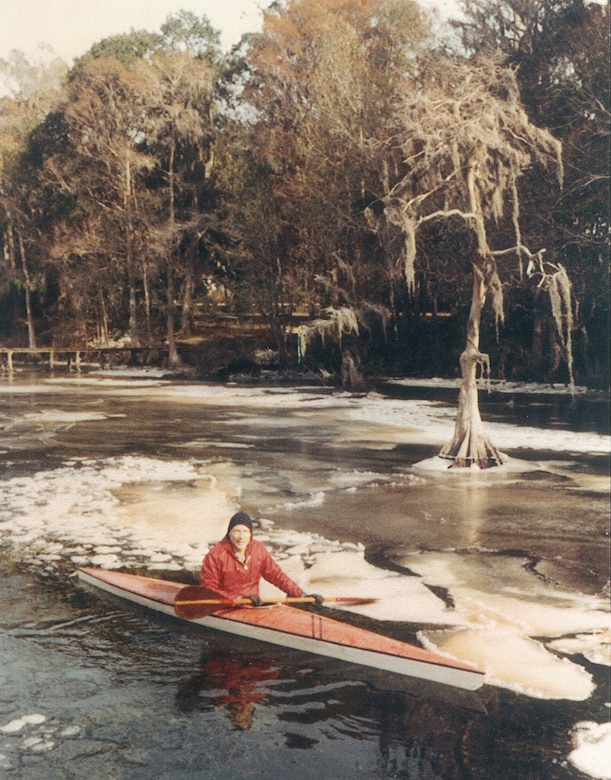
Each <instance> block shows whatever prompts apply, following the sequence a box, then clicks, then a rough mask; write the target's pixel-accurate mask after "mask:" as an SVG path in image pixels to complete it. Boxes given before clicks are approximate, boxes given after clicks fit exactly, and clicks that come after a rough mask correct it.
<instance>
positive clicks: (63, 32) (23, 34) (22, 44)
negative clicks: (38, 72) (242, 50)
mask: <svg viewBox="0 0 611 780" xmlns="http://www.w3.org/2000/svg"><path fill="white" fill-rule="evenodd" d="M270 4H271V0H0V59H6V58H7V57H8V55H9V54H10V52H11V50H12V49H18V50H20V51H23V52H25V53H26V54H27V55H28V57H29V58H30V59H33V60H34V61H36V56H35V55H36V50H37V47H38V45H39V44H46V45H47V46H50V47H51V48H52V49H53V51H54V52H55V54H57V55H59V56H60V57H61V58H62V59H63V60H65V61H66V62H67V63H68V64H69V65H70V64H71V63H72V60H73V58H75V57H80V56H81V55H82V54H85V52H86V51H88V50H89V48H90V47H91V46H92V44H94V43H96V42H97V41H99V40H101V39H102V38H107V37H108V36H109V35H116V34H119V33H127V32H129V31H130V30H131V29H132V28H133V29H135V30H146V31H147V32H159V28H160V26H161V25H162V24H163V22H165V20H166V18H167V17H168V16H169V15H170V14H174V13H176V12H177V11H180V10H185V11H193V12H194V13H195V14H197V16H200V17H201V16H202V15H206V16H207V17H208V19H209V20H210V23H211V24H212V26H213V27H214V28H215V29H217V30H220V31H221V45H222V48H223V50H225V51H227V50H228V49H229V48H231V46H233V44H235V43H237V42H238V41H239V40H240V38H241V37H242V35H243V34H244V33H246V32H256V31H258V30H259V29H260V26H261V9H265V8H268V7H269V5H270ZM422 4H423V5H429V6H431V5H432V6H436V7H437V8H438V9H439V10H440V12H441V14H442V15H445V14H447V13H448V11H450V12H451V10H455V9H456V3H455V0H424V2H423V3H422ZM44 59H46V57H45V58H44Z"/></svg>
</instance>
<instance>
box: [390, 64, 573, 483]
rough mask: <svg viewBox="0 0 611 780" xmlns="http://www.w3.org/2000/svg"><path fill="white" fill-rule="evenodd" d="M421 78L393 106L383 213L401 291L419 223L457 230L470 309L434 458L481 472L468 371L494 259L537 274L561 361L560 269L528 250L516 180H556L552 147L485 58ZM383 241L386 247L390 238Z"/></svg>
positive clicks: (490, 452)
mask: <svg viewBox="0 0 611 780" xmlns="http://www.w3.org/2000/svg"><path fill="white" fill-rule="evenodd" d="M422 76H423V78H422V81H421V88H420V90H419V91H417V92H415V91H411V90H410V91H409V92H407V94H406V95H405V96H404V100H403V103H402V106H401V108H400V119H401V124H402V130H401V134H400V142H401V144H400V153H401V160H402V169H403V170H402V175H401V176H400V177H399V179H398V181H397V182H396V183H395V184H394V185H393V186H391V187H390V188H389V190H388V192H387V194H386V196H385V197H384V215H383V216H384V222H385V223H386V224H387V225H390V226H391V227H394V228H395V229H396V230H397V231H398V232H399V234H400V236H401V237H402V242H401V249H400V252H399V254H398V257H397V262H399V263H400V264H401V266H402V268H403V271H404V274H405V278H406V281H407V285H408V288H411V289H413V288H414V285H415V267H416V266H415V264H416V260H417V258H418V252H419V234H420V232H421V230H422V228H423V226H424V225H427V224H430V223H433V224H435V223H450V222H456V221H458V222H459V223H460V225H461V226H462V229H463V230H464V235H465V241H464V244H463V251H467V252H469V253H470V255H471V265H472V279H473V287H472V298H471V309H470V312H469V319H468V324H467V339H466V346H465V349H464V351H463V353H462V355H461V358H460V367H461V376H462V381H461V389H460V395H459V406H458V414H457V420H456V426H455V432H454V437H453V439H452V441H451V442H449V443H448V444H447V445H446V446H444V447H443V449H442V450H441V452H440V455H441V457H444V458H448V459H451V460H452V465H454V466H457V467H468V466H471V465H473V464H476V465H477V466H479V467H480V468H487V467H489V466H494V465H498V464H500V463H501V462H502V456H501V454H500V452H499V451H498V450H497V448H496V447H495V446H494V445H493V444H492V442H491V441H490V440H489V438H488V436H487V434H486V433H485V431H484V428H483V425H482V421H481V417H480V413H479V406H478V395H477V373H478V368H482V369H483V371H484V373H486V372H487V371H488V368H489V358H488V355H486V354H484V353H482V352H481V351H480V322H481V313H482V309H483V306H484V304H485V301H486V297H487V296H488V295H490V297H491V301H492V305H493V308H494V312H495V315H496V318H497V321H499V322H500V321H502V318H503V289H502V283H501V279H500V277H499V273H498V261H499V260H500V259H502V258H505V257H506V256H508V255H510V254H513V255H515V256H516V257H517V260H518V268H519V273H520V275H523V274H524V273H529V274H538V275H539V277H540V283H541V284H542V285H543V286H546V287H547V288H548V289H549V290H550V293H551V294H552V297H553V300H554V303H555V304H556V307H555V312H556V318H557V324H558V328H559V332H560V333H562V334H563V336H564V343H565V347H566V348H567V353H568V354H570V343H568V337H567V336H566V334H567V333H570V317H571V311H570V305H569V302H568V299H567V296H568V279H567V277H566V272H565V271H564V269H563V267H562V266H561V265H560V264H546V263H544V262H543V253H544V252H545V248H541V249H539V250H538V251H537V252H531V251H530V250H529V249H528V247H527V246H526V244H525V240H524V238H523V236H522V230H521V223H520V217H521V214H520V196H519V182H520V178H521V177H522V175H523V173H524V171H525V170H526V169H527V168H529V167H531V166H537V167H539V168H540V169H544V168H554V167H555V169H556V171H557V174H558V176H559V177H561V174H562V167H561V159H560V156H561V147H560V144H559V143H558V142H557V141H556V140H555V139H554V138H553V137H552V136H551V135H550V134H549V133H547V132H546V131H544V130H541V129H539V128H537V127H535V126H534V125H533V124H532V123H531V122H530V121H529V120H528V117H527V116H526V113H525V112H524V109H523V108H522V106H521V103H520V97H519V92H518V88H517V84H516V80H515V76H514V75H513V73H512V72H511V71H510V70H508V69H505V68H502V67H500V66H499V65H498V63H497V62H495V61H494V60H491V59H489V58H482V59H480V60H478V61H473V62H469V61H464V60H462V61H461V60H458V59H455V60H453V61H444V60H437V62H435V63H432V64H431V67H430V70H429V71H428V72H424V71H423V74H422ZM508 228H510V230H509V231H508ZM511 234H513V235H512V237H511V239H509V236H510V235H511ZM389 235H390V239H391V240H392V241H396V233H393V231H390V234H389ZM507 244H509V245H507Z"/></svg>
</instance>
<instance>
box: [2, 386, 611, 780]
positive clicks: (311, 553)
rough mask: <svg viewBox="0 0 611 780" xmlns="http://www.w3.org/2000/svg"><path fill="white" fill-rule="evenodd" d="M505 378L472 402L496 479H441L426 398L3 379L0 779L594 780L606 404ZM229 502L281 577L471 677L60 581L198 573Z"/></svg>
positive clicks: (441, 407) (448, 414) (605, 647)
mask: <svg viewBox="0 0 611 780" xmlns="http://www.w3.org/2000/svg"><path fill="white" fill-rule="evenodd" d="M505 389H506V392H505V393H504V394H500V393H497V394H496V395H495V396H494V398H492V399H491V400H487V398H486V397H483V398H482V402H483V405H482V408H483V416H484V418H485V419H487V420H488V421H489V422H488V424H487V427H488V431H489V433H490V434H491V437H492V438H493V440H494V441H495V443H496V444H497V446H499V447H500V448H501V449H502V450H503V451H504V452H505V453H506V454H507V455H508V462H507V464H506V465H505V466H503V467H502V468H501V469H495V470H488V471H486V472H470V473H467V474H465V473H462V474H460V473H453V472H448V471H447V468H445V467H446V466H447V463H444V462H442V461H439V459H437V458H436V457H435V455H436V452H437V451H438V450H439V447H440V446H441V445H442V444H443V443H444V442H445V441H446V440H447V439H448V438H450V437H451V434H452V426H453V416H454V412H455V409H454V402H455V398H456V391H455V388H450V389H444V388H443V387H442V386H440V385H435V383H432V384H430V385H429V386H428V387H422V386H420V387H418V388H414V387H411V386H409V387H408V386H406V385H401V384H396V385H394V386H392V387H390V388H388V390H389V391H388V392H387V393H371V394H368V395H359V396H353V395H348V394H335V393H332V392H331V391H330V390H325V389H320V388H307V387H306V388H262V387H259V388H252V387H243V386H238V385H231V386H230V385H228V386H211V385H204V384H195V383H187V382H179V381H168V380H164V379H161V378H156V377H155V375H154V373H153V372H150V373H149V374H146V375H143V374H141V375H139V376H138V377H137V378H136V377H133V376H127V375H125V376H121V375H118V374H116V373H115V374H114V375H104V374H93V373H90V374H87V375H85V374H84V375H82V376H79V377H75V376H60V375H58V376H55V377H48V376H47V375H44V374H39V375H35V376H34V375H32V374H27V373H21V374H16V375H14V376H13V377H8V376H3V377H1V378H0V430H1V431H2V438H1V440H0V498H1V503H0V594H1V603H2V610H1V611H0V651H1V654H2V667H1V669H0V683H1V685H0V776H1V777H6V778H23V779H28V780H29V778H32V780H34V778H36V779H38V778H45V780H46V779H47V778H48V779H50V780H54V779H55V778H57V779H58V780H60V778H61V779H62V780H63V778H77V777H78V778H82V777H88V778H90V780H98V779H99V780H107V779H108V778H117V779H120V780H123V779H124V778H125V780H128V779H129V780H131V779H132V778H133V779H134V780H139V779H140V778H142V780H145V778H146V779H147V780H149V779H150V778H160V779H161V778H167V780H170V779H171V780H176V779H180V778H200V777H201V778H218V779H219V780H221V779H224V778H227V779H231V778H284V777H291V778H293V780H300V779H301V778H303V780H308V779H309V778H317V779H318V780H325V779H326V778H335V777H346V778H356V777H362V778H367V779H371V780H377V778H409V779H410V780H433V779H435V780H437V779H438V780H453V778H461V779H465V778H482V779H485V780H492V779H493V778H494V779H496V778H512V779H514V778H516V779H521V778H532V779H533V780H534V779H538V778H549V779H550V780H565V779H566V778H587V777H609V776H610V770H609V762H608V750H609V746H610V745H611V733H610V729H609V712H610V710H609V702H610V698H611V696H610V691H609V668H610V666H609V664H610V659H609V655H610V625H609V585H608V581H609V450H610V437H609V435H608V405H606V404H605V403H604V402H600V401H599V402H594V401H592V402H590V401H588V400H585V399H584V398H581V399H580V398H578V399H577V402H576V403H572V404H570V403H568V402H567V399H566V396H562V395H559V396H555V395H553V394H549V393H548V394H540V393H538V394H531V395H530V396H528V395H526V394H524V393H520V394H517V393H515V392H509V389H508V388H505ZM523 390H526V388H523ZM237 509H244V510H245V511H247V512H249V513H250V514H251V515H252V516H253V517H254V518H255V520H256V529H255V530H256V536H257V538H260V539H261V540H262V541H264V542H266V543H267V544H268V546H269V548H270V550H271V551H272V552H273V554H274V555H275V556H276V557H277V558H278V560H279V562H280V563H281V565H282V566H283V568H284V569H285V570H286V571H287V572H288V573H289V574H290V575H291V576H292V577H293V578H294V579H296V580H298V581H299V582H300V584H302V586H303V587H304V590H306V591H308V592H312V591H313V592H320V593H323V594H325V595H327V596H334V595H336V596H341V595H360V596H371V597H375V598H376V599H377V601H376V602H374V603H373V604H371V605H368V606H366V607H360V608H358V609H351V610H350V611H346V613H345V614H342V615H339V617H340V618H342V619H346V620H349V621H352V622H357V623H359V624H362V625H365V626H366V627H368V628H373V629H374V630H377V631H380V632H382V633H386V634H388V635H391V636H396V637H399V638H402V639H404V640H406V641H411V642H415V643H421V644H423V645H425V646H427V647H431V648H435V649H437V650H440V651H442V652H445V653H449V654H451V655H453V656H454V657H457V658H463V659H466V660H471V661H473V662H475V663H476V664H477V665H478V666H479V667H480V668H481V669H482V670H483V671H485V673H486V684H485V685H484V686H483V688H482V689H481V690H480V691H478V692H476V693H473V694H470V693H469V694H467V693H464V692H459V691H456V690H454V689H451V688H447V687H445V686H436V685H433V684H425V683H423V682H421V681H418V680H411V681H410V680H404V681H399V680H397V679H396V678H394V677H393V676H392V675H384V674H381V675H377V676H376V675H374V673H373V672H367V671H365V670H362V669H358V668H356V667H352V666H348V665H344V664H341V663H339V662H338V663H335V662H330V661H329V660H326V659H322V658H313V657H310V656H307V655H304V654H300V653H297V652H288V651H285V650H283V649H282V648H277V647H269V646H266V645H262V644H256V643H246V642H242V641H239V640H236V639H235V638H231V637H228V636H223V635H220V634H215V633H213V632H210V631H204V630H195V629H189V628H185V627H183V626H181V625H179V624H177V623H175V622H171V621H164V620H162V619H160V618H158V617H156V616H153V615H150V614H147V613H144V612H138V611H136V610H135V609H132V608H131V607H129V606H126V605H125V604H120V603H115V602H111V601H109V600H107V599H105V598H104V597H102V596H101V595H96V594H93V593H91V592H88V591H85V590H83V589H82V588H81V587H80V586H79V585H78V583H77V582H76V578H75V577H74V576H73V575H74V572H75V570H76V569H77V568H78V566H81V565H94V566H102V567H105V568H111V569H112V568H116V569H124V570H126V571H132V572H137V573H143V574H148V575H150V576H159V577H164V578H173V579H178V580H180V581H182V582H194V581H195V580H196V577H197V572H198V569H199V565H200V562H201V559H202V557H203V555H204V554H205V552H206V551H207V549H208V547H209V545H211V544H213V543H214V542H215V541H217V540H218V539H220V538H221V537H222V536H223V534H224V531H225V529H226V524H227V521H228V518H229V517H230V516H231V514H232V513H233V512H234V511H236V510H237ZM264 595H269V596H271V595H276V593H275V592H274V591H273V589H271V588H270V589H268V590H266V591H265V593H264ZM329 614H332V613H329Z"/></svg>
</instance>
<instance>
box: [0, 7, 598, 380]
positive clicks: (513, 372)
mask: <svg viewBox="0 0 611 780" xmlns="http://www.w3.org/2000/svg"><path fill="white" fill-rule="evenodd" d="M0 84H3V85H4V91H3V92H2V93H0V94H1V95H2V97H0V245H1V249H2V252H1V255H0V346H4V347H7V346H22V347H30V348H36V347H43V346H49V345H55V346H70V345H80V346H85V345H96V344H97V345H123V344H128V345H133V346H149V345H150V346H155V345H160V344H162V345H164V347H165V348H166V349H167V355H168V358H167V359H168V363H169V365H170V366H173V367H177V366H179V365H181V364H182V363H183V362H185V361H189V360H191V361H193V360H195V361H196V362H197V360H201V361H202V365H204V363H205V356H207V359H208V361H209V362H208V364H207V366H208V370H209V372H210V373H211V375H218V371H219V368H221V367H222V368H223V369H224V370H230V369H231V367H232V366H234V367H240V366H241V367H242V368H244V370H250V368H252V369H253V370H254V368H255V367H256V365H257V364H258V363H257V361H259V363H260V361H261V360H265V361H266V364H267V365H271V366H274V367H275V368H277V369H278V370H279V371H299V370H302V371H308V372H310V373H313V374H316V375H320V376H324V377H327V378H329V379H330V380H331V381H335V382H337V384H339V385H341V386H343V387H346V388H353V389H357V388H359V387H363V386H367V384H368V383H369V382H370V381H371V380H372V378H375V377H377V376H389V375H393V376H404V377H410V376H419V377H427V376H447V377H453V376H459V375H462V376H463V380H465V377H474V376H475V373H476V372H477V373H478V375H479V374H480V373H483V374H485V375H491V376H494V377H497V378H500V379H507V380H514V381H525V382H527V381H538V382H548V383H564V384H567V385H572V384H573V383H574V382H576V383H579V384H583V385H586V386H588V387H590V388H599V389H602V388H607V387H608V385H609V354H610V344H609V251H608V250H609V6H608V4H601V3H598V2H587V1H586V0H462V3H461V15H460V18H456V19H453V20H450V21H449V25H448V26H447V27H445V28H444V27H442V26H441V25H440V23H439V19H438V18H437V17H435V15H433V14H432V13H431V12H430V11H428V10H426V9H425V8H423V7H420V6H419V5H418V4H417V3H416V2H413V1H412V0H277V2H274V3H273V4H272V5H271V6H270V7H269V8H268V9H267V10H266V11H265V13H264V23H263V27H262V30H261V32H259V33H253V34H249V35H246V36H244V37H243V38H242V40H241V42H240V43H239V45H237V46H236V47H234V49H233V50H232V51H230V52H228V53H223V52H222V51H221V49H220V45H219V33H218V32H217V31H216V30H214V29H213V28H212V27H211V25H210V23H209V21H208V19H207V18H206V17H205V16H201V17H198V16H197V15H195V14H193V13H191V12H187V11H182V12H180V13H178V14H176V15H172V16H169V17H168V18H167V20H166V22H165V23H164V24H163V25H162V26H161V28H160V30H159V31H158V32H149V31H144V30H131V31H130V32H126V33H125V34H122V35H118V36H114V37H111V38H107V39H104V40H101V41H99V42H97V43H96V44H95V45H93V46H92V47H91V49H90V50H89V51H87V52H85V53H83V55H82V56H81V57H80V58H78V59H77V60H76V61H75V62H74V63H73V65H72V66H71V67H70V68H68V66H67V65H66V64H65V63H64V62H62V61H61V60H59V59H58V58H57V57H55V56H52V55H51V56H48V57H47V58H46V59H45V60H44V61H43V60H41V61H38V62H36V63H33V62H31V61H30V60H28V59H27V58H26V56H25V55H24V54H23V53H21V52H19V51H13V52H12V53H11V55H10V57H9V58H8V59H7V60H0ZM465 344H466V345H467V346H466V347H465ZM480 344H481V350H484V351H480ZM198 355H199V357H198ZM194 356H195V357H194ZM261 356H264V357H263V358H262V357H261ZM214 372H217V373H216V374H214Z"/></svg>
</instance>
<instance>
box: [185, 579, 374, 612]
mask: <svg viewBox="0 0 611 780" xmlns="http://www.w3.org/2000/svg"><path fill="white" fill-rule="evenodd" d="M324 601H325V602H342V603H344V604H371V603H372V602H373V601H376V599H369V598H350V597H347V596H345V597H336V598H325V599H324ZM315 603H316V599H315V598H314V596H299V597H288V598H285V599H261V604H315ZM251 604H252V601H251V600H250V599H249V598H241V599H225V598H222V597H220V596H219V594H218V593H215V592H214V591H213V590H208V588H202V587H199V586H197V585H187V586H186V587H184V588H181V589H180V590H179V591H178V593H177V594H176V597H175V599H174V611H175V612H176V614H177V615H178V616H179V617H181V618H186V619H187V620H197V619H198V618H204V617H206V616H207V615H212V614H214V613H215V612H217V611H218V610H219V609H227V608H228V607H241V606H246V605H251Z"/></svg>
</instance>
